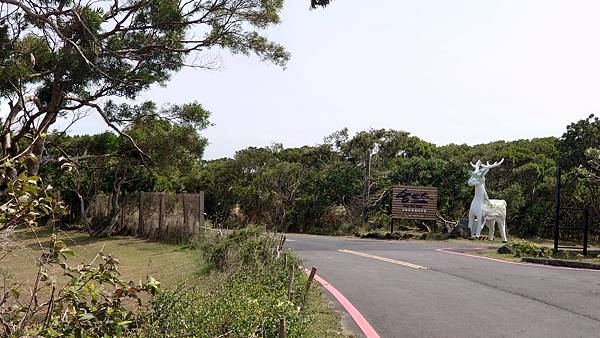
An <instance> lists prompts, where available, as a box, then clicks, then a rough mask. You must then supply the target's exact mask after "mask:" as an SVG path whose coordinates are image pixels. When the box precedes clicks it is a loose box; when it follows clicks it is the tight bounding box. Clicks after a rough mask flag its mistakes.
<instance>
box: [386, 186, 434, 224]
mask: <svg viewBox="0 0 600 338" xmlns="http://www.w3.org/2000/svg"><path fill="white" fill-rule="evenodd" d="M437 199H438V190H437V188H435V187H411V186H407V185H395V186H394V189H393V194H392V219H412V220H423V221H435V220H436V217H437V215H436V213H437ZM391 230H392V232H393V231H394V228H393V223H392V229H391Z"/></svg>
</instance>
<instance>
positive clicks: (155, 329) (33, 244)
mask: <svg viewBox="0 0 600 338" xmlns="http://www.w3.org/2000/svg"><path fill="white" fill-rule="evenodd" d="M50 236H51V233H50V231H48V230H45V231H38V232H36V233H35V234H34V233H31V232H18V233H17V234H16V238H17V242H18V244H19V245H18V246H17V247H16V248H15V249H13V250H12V251H11V252H10V253H9V255H7V256H6V257H5V258H4V259H2V260H1V261H0V262H1V270H2V271H3V274H6V273H8V274H9V275H11V278H12V280H13V281H17V282H19V283H20V284H22V285H23V286H25V287H27V286H30V285H31V284H32V283H33V281H34V280H35V277H36V272H37V267H36V265H35V260H36V259H37V258H38V257H39V253H40V251H39V245H40V244H39V243H42V245H43V246H47V244H48V243H49V242H50ZM58 237H59V238H60V239H61V240H63V241H64V242H65V243H66V244H67V246H68V247H69V248H70V249H71V250H72V251H73V252H74V254H75V255H74V257H71V258H69V263H70V264H73V265H76V264H78V263H85V262H90V261H91V260H92V259H93V258H94V257H95V256H96V254H97V253H98V252H99V251H102V252H103V253H105V254H110V255H113V256H114V257H117V258H118V260H119V271H120V272H121V277H122V279H123V280H124V281H129V280H133V281H137V280H144V279H146V278H147V276H152V277H154V278H156V279H157V280H159V281H160V282H161V283H162V292H161V293H159V294H158V295H157V296H155V297H154V299H153V300H152V302H151V303H150V304H149V307H147V308H142V309H141V311H142V312H140V316H141V317H139V318H142V319H141V320H140V321H139V322H137V323H132V324H130V325H131V326H132V327H131V328H132V329H133V331H129V335H133V336H138V337H169V336H171V337H186V336H197V337H212V336H222V335H225V336H227V337H246V336H263V337H275V336H277V334H278V329H279V327H278V324H279V320H280V319H281V318H286V321H287V331H288V337H305V336H310V337H344V336H346V335H345V334H344V333H343V330H342V328H341V321H340V315H339V314H338V313H337V312H336V311H335V310H334V309H333V308H332V307H331V306H330V305H329V304H328V303H327V302H326V301H325V300H324V299H323V298H322V297H321V295H320V289H319V288H318V287H317V286H316V284H314V283H313V285H312V286H311V288H310V291H309V293H308V294H307V301H306V304H305V305H302V304H304V287H305V285H306V279H307V278H306V275H305V274H304V273H303V272H301V271H299V270H296V271H295V279H294V285H295V287H294V294H293V297H292V298H291V299H289V298H288V297H287V285H288V281H289V273H290V271H291V270H290V269H289V265H290V264H291V263H293V262H295V263H296V264H298V263H299V261H298V260H297V258H295V257H294V256H293V254H292V253H291V252H290V253H287V255H288V256H287V258H286V259H285V261H284V260H283V259H280V258H278V259H273V257H275V256H273V251H272V249H273V247H272V246H268V245H271V244H273V242H272V241H271V239H268V236H265V234H262V233H261V234H259V235H256V236H255V235H252V236H249V237H250V238H249V239H250V240H249V241H248V240H247V239H248V238H246V239H243V238H239V236H238V238H236V239H234V240H227V239H220V238H213V239H212V240H211V241H207V242H205V243H204V245H203V247H202V248H191V247H189V246H186V245H175V244H163V243H157V242H153V241H146V240H142V239H137V238H132V237H113V238H100V239H98V238H90V237H89V236H88V235H87V234H86V233H80V232H76V231H68V232H61V233H59V234H58ZM265 239H267V240H266V242H265ZM212 241H214V242H212ZM225 241H229V242H228V245H227V246H228V247H225V246H223V245H222V244H223V243H224V242H225ZM270 241H271V242H270ZM219 243H220V244H219ZM0 256H2V255H0ZM59 280H61V278H60V277H59ZM65 281H66V279H65ZM63 284H64V283H63ZM44 296H48V295H44ZM146 300H148V299H147V298H146ZM300 308H302V309H301V310H300ZM192 328H193V329H192ZM1 331H2V330H1V329H0V333H1ZM123 334H127V331H123Z"/></svg>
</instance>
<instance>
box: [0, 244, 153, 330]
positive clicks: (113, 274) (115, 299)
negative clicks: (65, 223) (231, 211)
mask: <svg viewBox="0 0 600 338" xmlns="http://www.w3.org/2000/svg"><path fill="white" fill-rule="evenodd" d="M67 255H73V252H72V251H71V250H70V249H68V248H67V247H66V245H65V243H64V242H63V241H60V240H58V239H57V237H56V235H52V237H51V241H50V246H49V248H47V250H44V252H43V253H42V255H41V257H40V258H39V259H38V264H39V269H38V274H37V277H36V282H35V285H34V286H33V288H31V289H29V290H24V287H23V285H20V284H11V283H9V282H7V281H6V280H5V281H4V285H3V288H4V290H7V291H8V290H9V292H5V293H4V295H3V296H2V297H0V305H4V304H6V306H0V319H1V322H2V324H3V329H4V336H6V337H12V336H22V335H23V334H24V333H28V334H29V335H34V336H35V335H40V334H44V335H45V336H47V337H114V336H121V335H123V334H124V333H125V332H127V330H128V329H129V327H130V326H132V325H135V322H136V321H137V320H138V317H139V315H140V313H141V305H142V300H141V298H140V296H141V295H142V294H146V293H148V294H150V295H156V294H157V293H158V292H159V291H160V283H159V282H158V281H156V280H154V279H153V278H152V277H150V280H149V281H148V282H146V283H145V284H142V283H141V282H139V283H138V284H134V283H133V282H129V283H126V282H125V281H123V280H121V277H120V273H119V270H118V269H117V266H118V264H119V262H118V260H117V259H116V258H114V257H112V256H107V255H104V254H102V253H99V254H98V255H97V256H96V258H95V259H94V260H93V261H92V262H91V263H89V264H79V265H77V266H75V267H72V266H70V265H68V264H67V261H66V258H67ZM96 260H100V262H95V261H96ZM55 267H58V268H59V271H60V272H62V274H63V277H66V283H59V282H58V274H53V273H52V271H53V269H52V268H55ZM24 291H27V292H28V293H29V295H27V296H25V292H24ZM23 300H26V301H23Z"/></svg>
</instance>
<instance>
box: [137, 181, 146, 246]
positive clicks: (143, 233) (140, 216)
mask: <svg viewBox="0 0 600 338" xmlns="http://www.w3.org/2000/svg"><path fill="white" fill-rule="evenodd" d="M138 235H140V236H146V228H145V226H144V192H143V191H140V192H138Z"/></svg>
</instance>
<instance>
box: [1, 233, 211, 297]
mask: <svg viewBox="0 0 600 338" xmlns="http://www.w3.org/2000/svg"><path fill="white" fill-rule="evenodd" d="M50 234H51V233H50V231H49V230H40V231H38V232H36V233H35V234H34V233H33V232H31V231H29V230H27V231H24V230H22V231H19V232H17V233H15V237H16V240H17V243H18V244H19V247H18V248H16V249H14V250H12V251H11V252H10V253H9V254H8V255H7V256H6V257H4V259H2V260H0V268H1V269H2V270H3V271H5V272H8V274H10V275H11V276H12V279H13V280H14V281H17V282H21V283H26V284H30V283H32V282H33V280H34V279H35V275H36V272H37V267H36V265H35V261H36V259H37V257H39V255H40V247H39V243H38V239H39V242H40V243H41V244H42V245H43V246H47V245H48V243H49V241H50ZM36 237H37V238H36ZM58 237H59V239H60V240H63V241H64V242H65V243H66V244H67V246H68V247H69V248H70V249H71V250H73V251H74V252H75V257H73V258H69V264H71V265H75V264H79V263H82V262H90V261H91V260H92V259H93V258H94V257H95V256H96V255H97V254H98V252H100V251H102V252H103V253H104V254H110V255H113V256H114V257H117V258H118V259H119V262H120V264H119V270H120V271H121V273H122V277H123V279H125V280H133V281H138V280H145V279H146V277H147V276H152V277H154V278H156V279H158V280H159V281H161V283H162V284H163V285H164V286H167V287H169V286H175V285H176V283H177V282H178V281H179V280H181V279H184V278H188V277H191V276H192V275H194V274H196V273H197V272H199V270H200V268H201V264H202V263H201V262H202V261H201V259H200V254H199V253H198V251H196V250H192V249H188V248H186V247H185V246H183V245H173V244H163V243H158V242H153V241H148V240H143V239H138V238H134V237H121V236H117V237H112V238H92V237H90V236H89V235H88V234H87V233H84V232H78V231H65V232H60V233H59V234H58Z"/></svg>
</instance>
